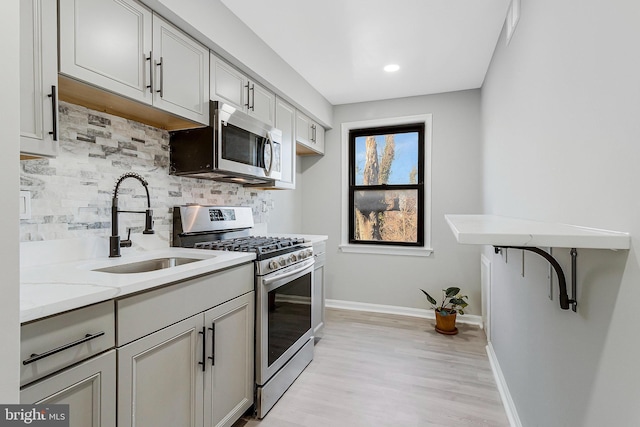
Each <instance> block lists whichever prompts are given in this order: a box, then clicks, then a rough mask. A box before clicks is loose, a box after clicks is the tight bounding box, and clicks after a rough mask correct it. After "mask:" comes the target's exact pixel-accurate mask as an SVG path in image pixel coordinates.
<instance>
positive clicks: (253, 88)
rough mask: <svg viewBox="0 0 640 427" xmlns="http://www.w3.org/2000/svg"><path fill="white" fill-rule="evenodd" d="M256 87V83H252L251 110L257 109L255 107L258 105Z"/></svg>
mask: <svg viewBox="0 0 640 427" xmlns="http://www.w3.org/2000/svg"><path fill="white" fill-rule="evenodd" d="M255 87H256V85H253V84H252V85H251V89H250V90H251V111H255V110H254V107H255V106H256V91H255Z"/></svg>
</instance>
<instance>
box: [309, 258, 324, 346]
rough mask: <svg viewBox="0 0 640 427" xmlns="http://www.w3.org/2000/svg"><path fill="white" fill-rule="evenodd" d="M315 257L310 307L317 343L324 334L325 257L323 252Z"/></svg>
mask: <svg viewBox="0 0 640 427" xmlns="http://www.w3.org/2000/svg"><path fill="white" fill-rule="evenodd" d="M314 246H315V245H314ZM314 249H315V248H314ZM315 257H316V259H315V263H314V266H313V305H312V306H311V325H312V327H313V336H314V338H315V341H316V342H317V341H318V340H319V339H320V338H322V336H323V332H324V307H325V283H324V277H325V274H324V268H325V267H324V266H325V259H326V255H325V253H324V252H322V253H316V254H315Z"/></svg>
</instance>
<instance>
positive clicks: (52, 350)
mask: <svg viewBox="0 0 640 427" xmlns="http://www.w3.org/2000/svg"><path fill="white" fill-rule="evenodd" d="M114 345H115V317H114V305H113V301H106V302H103V303H100V304H95V305H91V306H88V307H84V308H80V309H78V310H74V311H70V312H67V313H63V314H59V315H57V316H53V317H49V318H46V319H42V320H36V321H34V322H31V323H26V324H24V325H22V327H21V328H20V360H21V363H20V385H25V384H28V383H30V382H32V381H34V380H37V379H39V378H42V377H44V376H47V375H49V374H52V373H54V372H56V371H58V370H60V369H62V368H64V367H66V366H69V365H72V364H75V363H78V362H80V361H82V360H84V359H87V358H89V357H91V356H93V355H95V354H98V353H101V352H103V351H105V350H108V349H110V348H113V346H114Z"/></svg>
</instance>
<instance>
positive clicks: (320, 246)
mask: <svg viewBox="0 0 640 427" xmlns="http://www.w3.org/2000/svg"><path fill="white" fill-rule="evenodd" d="M326 251H327V242H326V241H325V240H322V241H320V242H313V253H314V254H316V255H317V254H323V253H325V252H326Z"/></svg>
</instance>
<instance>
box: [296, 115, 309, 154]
mask: <svg viewBox="0 0 640 427" xmlns="http://www.w3.org/2000/svg"><path fill="white" fill-rule="evenodd" d="M296 141H297V142H298V143H300V144H303V145H305V146H307V147H308V146H309V145H310V143H311V119H309V118H308V117H307V116H305V115H304V114H302V113H299V112H296Z"/></svg>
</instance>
